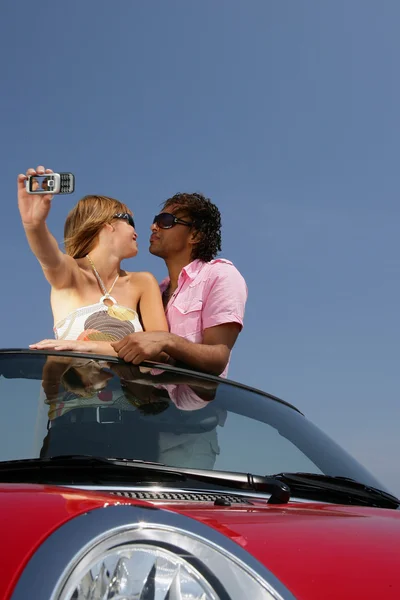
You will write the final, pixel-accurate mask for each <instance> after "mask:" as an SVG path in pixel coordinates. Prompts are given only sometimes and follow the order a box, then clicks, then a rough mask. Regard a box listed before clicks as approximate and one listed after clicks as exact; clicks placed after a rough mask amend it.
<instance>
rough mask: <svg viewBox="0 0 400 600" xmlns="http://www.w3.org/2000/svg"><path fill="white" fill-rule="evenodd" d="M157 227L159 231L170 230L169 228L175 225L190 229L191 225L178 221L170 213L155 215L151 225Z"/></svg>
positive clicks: (187, 222)
mask: <svg viewBox="0 0 400 600" xmlns="http://www.w3.org/2000/svg"><path fill="white" fill-rule="evenodd" d="M154 224H155V225H157V227H159V228H160V229H171V227H175V225H187V226H188V227H191V226H192V225H193V223H189V221H183V220H182V219H178V217H175V215H171V213H165V212H163V213H160V214H159V215H156V216H155V217H154V219H153V225H154Z"/></svg>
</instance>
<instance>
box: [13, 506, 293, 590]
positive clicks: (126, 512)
mask: <svg viewBox="0 0 400 600" xmlns="http://www.w3.org/2000/svg"><path fill="white" fill-rule="evenodd" d="M124 532H126V533H127V534H129V535H128V538H129V539H130V540H131V543H135V542H137V541H139V540H142V541H143V540H147V542H148V543H149V542H151V543H153V544H154V545H157V543H159V544H166V543H168V544H171V545H173V546H175V547H176V548H177V549H178V550H180V551H181V552H187V551H189V550H188V549H189V547H190V544H193V543H200V544H202V545H203V546H206V547H207V548H208V549H209V553H210V556H213V560H212V564H211V565H208V564H207V559H206V558H205V557H201V561H200V559H199V561H200V564H203V567H204V568H206V569H208V570H209V571H211V573H212V574H213V576H214V577H216V578H217V579H218V580H220V583H221V586H222V588H225V589H226V590H227V592H226V594H224V596H225V598H226V600H228V599H229V600H242V597H243V596H238V595H237V592H236V591H233V593H232V590H235V588H234V585H233V583H234V582H232V579H231V571H230V570H229V569H227V568H226V567H227V565H226V563H225V562H224V561H226V560H230V561H232V562H233V563H234V564H235V565H236V567H237V568H238V569H240V571H241V573H242V576H243V577H244V576H245V575H246V578H247V579H248V578H249V577H250V579H248V580H249V581H253V584H252V585H253V586H256V589H257V590H258V593H257V594H256V595H255V596H254V595H252V600H263V599H265V598H267V597H269V598H271V596H272V598H274V600H295V597H294V596H293V594H292V593H291V592H290V591H289V590H288V589H287V588H286V586H284V584H283V583H282V582H281V581H280V580H279V579H278V578H277V577H276V576H275V575H274V574H273V573H272V572H271V571H269V569H267V568H266V567H265V566H264V565H262V564H261V563H260V562H258V561H257V560H256V559H255V558H254V557H253V556H252V555H251V554H249V553H248V552H247V551H246V550H245V549H243V548H242V547H241V546H239V545H238V544H237V543H235V542H233V541H232V540H231V539H230V538H228V537H226V536H224V535H223V534H221V533H219V532H218V531H216V530H215V529H212V528H211V527H209V526H208V525H205V524H204V523H201V522H199V521H196V520H195V519H192V518H190V517H187V516H184V515H181V514H177V513H174V512H171V511H165V510H160V509H157V508H153V507H143V506H140V507H139V506H134V505H129V506H127V505H122V506H109V505H108V504H107V503H105V506H104V508H98V509H94V510H92V511H89V512H88V513H84V514H82V515H79V516H77V517H75V518H73V519H71V520H70V521H68V522H67V523H65V524H64V525H62V526H61V527H59V528H58V529H56V531H54V532H53V533H52V534H51V535H50V536H49V537H48V538H47V539H46V540H45V541H44V542H43V543H42V544H41V545H40V546H39V548H38V550H37V551H36V552H35V554H34V555H33V556H32V558H31V559H30V561H29V562H28V564H27V566H26V568H25V569H24V571H23V573H22V575H21V577H20V579H19V581H18V583H17V585H16V587H15V590H14V592H13V594H12V595H11V600H26V598H29V597H31V594H32V590H34V591H35V598H37V599H38V600H41V599H43V600H56V597H55V591H56V590H57V589H59V586H60V585H61V584H62V582H63V580H64V579H65V577H66V576H67V575H68V570H69V572H72V570H73V569H74V568H76V565H77V564H78V563H79V562H80V561H81V560H82V559H83V557H84V556H85V554H86V553H87V552H88V551H89V550H91V549H93V548H94V546H95V545H97V544H99V543H102V542H104V541H106V540H107V538H110V537H112V536H114V535H116V534H118V533H124ZM215 557H217V560H215ZM49 565H51V568H49ZM210 567H211V568H210ZM41 573H42V574H43V573H45V574H46V575H45V576H39V574H41ZM255 582H257V583H255ZM229 589H231V591H229ZM268 594H269V596H268ZM221 600H224V597H223V596H222V597H221Z"/></svg>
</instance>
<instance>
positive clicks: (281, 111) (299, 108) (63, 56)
mask: <svg viewBox="0 0 400 600" xmlns="http://www.w3.org/2000/svg"><path fill="white" fill-rule="evenodd" d="M399 19H400V4H399V3H398V2H397V1H396V0H382V1H381V2H376V0H335V1H334V2H315V1H311V0H302V1H301V2H298V1H297V0H291V1H289V0H286V1H285V0H282V1H280V2H274V1H272V0H251V1H249V2H244V1H243V0H242V1H240V2H239V1H237V0H218V2H215V0H202V2H194V1H190V2H188V1H187V0H168V1H165V0H148V1H147V2H139V1H138V0H130V1H128V0H120V1H119V2H106V1H105V0H86V1H85V2H80V1H78V0H69V2H68V3H55V2H54V1H50V0H39V1H38V2H36V3H35V5H34V9H32V3H31V2H28V1H27V0H15V1H14V2H13V3H11V2H10V3H7V5H6V6H5V7H4V8H3V10H2V19H1V21H0V31H1V35H0V44H1V55H2V69H1V81H2V94H1V95H0V107H1V110H0V119H1V144H0V159H1V164H2V168H3V178H2V180H3V185H2V187H3V199H2V206H3V221H2V223H3V228H2V236H1V238H0V244H1V257H2V259H1V260H2V269H1V272H2V284H3V294H2V295H1V299H0V302H1V305H0V310H1V314H2V322H1V331H2V343H1V346H3V347H17V346H27V345H28V344H29V343H31V342H33V341H36V340H39V339H42V338H43V337H48V336H50V335H51V333H52V320H51V314H50V308H49V289H48V286H47V283H46V282H45V280H44V278H43V276H42V274H41V270H40V268H39V266H38V264H37V263H36V259H35V258H34V257H33V256H32V255H31V254H30V253H29V249H28V246H27V243H26V241H25V238H24V234H23V231H22V227H21V224H20V220H19V214H18V211H17V203H16V185H15V179H16V176H17V174H18V173H19V172H21V171H25V170H26V168H28V167H30V166H36V165H37V164H45V165H46V166H48V167H50V168H53V169H54V170H59V171H63V170H65V171H72V172H74V173H75V175H76V193H75V194H74V195H73V196H65V197H58V198H56V199H55V200H54V202H53V208H52V212H51V215H50V218H49V226H50V228H51V230H52V231H53V233H54V234H55V236H56V237H57V239H58V240H59V241H60V242H61V241H62V231H63V223H64V220H65V217H66V215H67V213H68V211H69V210H70V208H71V207H72V205H73V204H74V203H75V202H76V201H77V200H78V199H79V198H80V197H81V196H83V195H84V194H87V193H100V194H108V195H111V196H114V197H116V198H119V199H121V200H123V201H125V202H126V203H127V204H129V206H131V208H132V209H133V211H134V213H135V221H136V222H137V230H138V234H139V240H138V242H139V255H138V257H137V258H135V259H134V260H131V261H126V263H125V264H124V266H125V268H127V269H128V270H149V271H151V272H153V273H154V274H155V275H156V277H157V278H159V279H161V278H162V277H164V275H165V267H164V263H163V262H162V261H161V260H160V259H157V258H155V257H152V256H150V255H149V253H148V250H147V248H148V236H149V225H150V222H151V220H152V217H153V216H154V214H155V213H156V212H157V210H158V207H159V205H160V203H161V202H162V201H163V200H164V199H166V198H167V197H169V196H170V195H172V194H174V193H175V192H178V191H201V192H203V193H205V194H206V195H208V196H210V197H211V198H212V199H213V201H215V202H216V204H217V205H218V206H219V208H220V210H221V212H222V217H223V252H222V256H224V257H226V258H229V259H230V260H232V261H233V262H234V263H235V264H236V266H237V267H238V268H239V269H240V270H241V272H242V273H243V275H244V276H245V278H246V280H247V283H248V287H249V300H248V304H247V312H246V318H245V327H244V330H243V332H242V334H241V336H240V338H239V340H238V342H237V345H236V347H235V349H234V353H233V358H232V363H231V368H230V373H229V376H230V378H232V379H235V380H239V381H243V382H246V383H248V384H250V385H254V386H256V387H260V388H262V389H264V390H267V391H269V392H271V393H273V394H276V395H278V396H281V397H283V398H284V399H286V400H288V401H290V402H292V403H294V404H295V405H296V406H298V407H299V408H300V409H301V410H302V411H303V412H305V414H306V415H307V416H308V417H309V418H310V419H311V420H312V421H313V422H315V423H316V424H317V425H318V426H320V427H321V428H322V429H323V430H324V431H325V432H326V433H328V434H329V435H331V436H332V437H333V438H334V439H335V440H336V441H338V442H339V443H340V444H341V445H342V446H343V447H344V448H345V449H347V450H349V451H350V452H351V453H352V454H353V455H354V456H355V457H356V458H357V459H358V460H360V461H361V462H362V463H363V464H364V465H366V466H367V467H368V468H369V469H370V470H372V471H373V472H374V473H375V474H376V475H377V476H378V477H379V478H380V479H381V480H382V482H384V483H385V484H386V485H387V486H388V487H389V488H390V489H392V490H393V491H395V492H397V493H398V494H400V467H399V461H398V456H399V454H400V436H399V435H398V428H399V422H400V409H399V387H400V386H399V383H400V381H399V379H400V375H399V368H398V362H399V341H398V337H399V335H398V331H399V318H398V306H399V295H400V283H399V276H398V274H399V266H400V260H399V236H398V226H399V217H400V208H399V202H398V196H399V183H400V170H399V168H398V158H399V142H398V140H399V139H400V120H399V106H400V83H399V77H398V64H399V58H400V38H399V35H398V23H399Z"/></svg>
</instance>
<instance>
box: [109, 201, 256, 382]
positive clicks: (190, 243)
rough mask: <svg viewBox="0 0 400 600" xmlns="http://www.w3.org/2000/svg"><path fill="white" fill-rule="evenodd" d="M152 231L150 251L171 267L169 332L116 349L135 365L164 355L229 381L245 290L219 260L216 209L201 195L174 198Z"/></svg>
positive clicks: (166, 287)
mask: <svg viewBox="0 0 400 600" xmlns="http://www.w3.org/2000/svg"><path fill="white" fill-rule="evenodd" d="M151 232H152V233H151V237H150V252H151V253H152V254H154V255H155V256H159V257H160V258H163V259H164V261H165V264H166V265H167V268H168V277H167V278H166V279H165V280H164V281H163V282H162V283H161V285H160V288H161V292H162V295H163V301H164V307H165V313H166V316H167V321H168V325H169V333H166V332H140V333H133V334H130V335H128V336H127V337H125V338H124V339H122V340H120V341H118V342H115V343H113V344H112V346H113V347H114V349H115V350H116V352H118V356H119V357H120V358H123V359H124V360H126V361H127V362H132V363H134V364H139V363H141V362H142V361H143V360H157V359H158V358H159V357H160V355H163V354H164V355H165V354H166V355H168V357H170V358H171V359H172V360H173V361H175V362H179V363H184V364H185V365H186V366H189V367H191V368H193V369H197V370H201V371H206V372H208V373H212V374H215V375H220V376H221V377H226V375H227V371H228V365H229V360H230V354H231V350H232V348H233V346H234V344H235V342H236V339H237V337H238V335H239V333H240V331H241V329H242V326H243V317H244V310H245V304H246V300H247V287H246V283H245V280H244V279H243V277H242V275H241V274H240V273H239V271H238V270H237V269H236V268H235V267H234V266H233V264H232V263H231V262H230V261H228V260H225V259H223V258H219V259H216V258H215V257H216V255H217V253H218V251H220V250H221V215H220V212H219V210H218V208H217V207H216V206H215V204H213V203H212V202H211V201H210V200H209V199H208V198H205V197H204V196H203V195H202V194H197V193H194V194H176V195H175V196H173V197H172V198H169V199H168V200H167V201H166V202H165V203H164V206H163V209H162V212H161V213H160V214H158V215H156V216H155V217H154V221H153V224H152V226H151Z"/></svg>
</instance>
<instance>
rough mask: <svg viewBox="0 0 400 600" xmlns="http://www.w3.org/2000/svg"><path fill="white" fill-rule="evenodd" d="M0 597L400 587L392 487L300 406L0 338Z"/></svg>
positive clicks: (369, 597)
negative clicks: (0, 346)
mask: <svg viewBox="0 0 400 600" xmlns="http://www.w3.org/2000/svg"><path fill="white" fill-rule="evenodd" d="M0 374H1V377H0V386H1V421H0V434H1V435H0V522H1V526H0V531H1V539H2V548H3V549H2V550H1V554H2V556H1V563H0V564H1V567H0V599H1V600H6V599H7V600H8V599H12V600H27V599H29V600H31V599H33V600H36V599H38V600H111V599H113V600H133V599H135V600H189V599H190V600H242V599H244V600H247V599H249V600H258V599H259V600H264V599H265V600H267V599H268V600H289V599H290V600H293V599H301V600H329V599H335V600H338V599H339V598H340V599H341V600H350V599H351V600H354V599H357V600H358V599H360V600H378V599H379V600H380V599H393V600H398V599H399V598H400V512H399V510H398V509H399V506H400V500H399V499H398V498H396V497H395V496H393V495H392V494H391V493H390V492H389V491H388V490H386V489H385V488H384V487H383V486H382V485H381V484H380V483H379V481H377V480H376V479H375V478H374V476H373V475H371V474H370V473H369V472H368V471H367V470H365V469H364V467H362V466H361V465H360V464H359V463H357V462H356V461H355V460H354V459H353V458H352V457H351V456H349V455H348V454H347V453H346V452H344V451H343V450H342V449H341V448H340V447H339V446H338V445H337V444H335V443H334V442H333V441H332V440H331V439H329V438H328V437H327V436H326V435H325V434H324V433H322V432H321V431H320V430H319V429H318V428H316V427H315V426H314V425H313V424H312V423H311V422H310V421H308V420H307V419H306V418H305V416H304V415H303V414H302V413H301V412H300V411H299V410H297V408H295V407H294V406H292V405H290V404H288V403H286V402H284V401H283V400H280V399H279V398H276V397H274V396H271V395H270V394H267V393H264V392H262V391H259V390H255V389H252V388H249V387H247V386H245V385H241V384H238V383H234V382H232V381H227V380H222V379H220V378H218V377H213V376H209V375H206V374H202V373H197V372H193V371H189V370H186V369H181V368H174V367H171V366H165V365H155V364H150V363H146V364H143V365H142V366H140V367H135V366H132V365H128V364H126V363H123V362H121V361H119V360H117V359H110V358H109V357H102V356H95V355H77V354H72V353H54V352H53V353H52V352H39V351H27V350H3V351H1V352H0Z"/></svg>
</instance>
